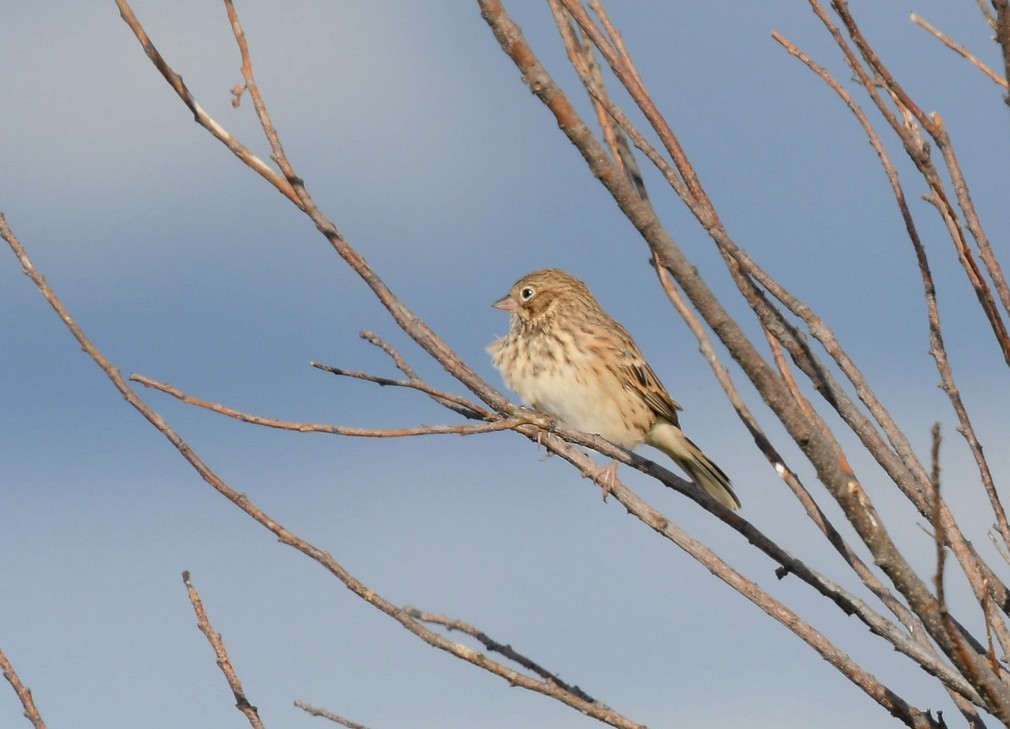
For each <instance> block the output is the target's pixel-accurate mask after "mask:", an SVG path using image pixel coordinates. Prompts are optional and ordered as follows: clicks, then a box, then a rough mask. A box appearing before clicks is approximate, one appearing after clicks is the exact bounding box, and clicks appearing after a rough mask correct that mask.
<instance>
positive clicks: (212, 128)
mask: <svg viewBox="0 0 1010 729" xmlns="http://www.w3.org/2000/svg"><path fill="white" fill-rule="evenodd" d="M116 5H117V6H118V7H119V14H120V15H121V16H122V18H123V20H124V21H125V22H126V24H127V25H128V26H130V30H132V31H133V34H134V35H135V36H137V40H138V41H140V45H141V46H143V48H144V53H146V54H147V57H148V58H150V59H151V63H153V64H154V67H155V68H157V69H158V71H159V72H160V73H161V75H162V76H164V77H165V80H166V81H168V85H169V86H171V87H172V89H174V90H175V93H177V94H178V95H179V98H180V99H182V101H183V103H184V104H185V105H186V106H188V107H189V110H190V111H192V112H193V118H194V119H195V121H196V123H197V124H199V125H200V126H202V127H203V128H204V129H206V130H207V131H208V132H210V133H211V134H213V135H214V136H215V137H216V138H217V139H218V140H220V141H221V142H222V143H224V145H225V146H226V147H227V148H228V149H230V150H231V152H232V154H234V155H235V156H236V157H238V158H239V159H240V160H242V161H243V162H244V163H245V164H246V165H248V166H249V167H250V168H252V169H253V170H255V171H256V172H257V173H258V174H259V175H260V176H261V177H263V179H265V180H266V181H267V182H269V183H270V184H271V185H273V186H274V187H276V188H277V189H278V190H279V191H280V192H281V193H282V194H283V195H284V196H285V197H287V198H288V199H289V200H291V202H293V203H294V204H295V205H299V202H298V197H297V196H296V195H295V193H294V189H293V188H292V187H291V185H290V184H289V183H288V182H287V180H285V179H284V178H283V177H281V176H280V175H278V174H277V172H276V171H274V170H272V169H271V168H270V166H269V165H267V164H266V163H265V162H263V160H261V159H260V158H259V157H257V156H256V155H254V154H253V153H252V152H250V151H249V150H248V149H247V148H246V147H245V146H244V145H243V144H242V143H241V142H239V141H238V140H237V139H235V138H234V137H233V136H232V135H231V134H229V133H228V131H227V130H226V129H225V128H224V127H222V126H221V125H220V124H218V123H217V122H216V121H214V119H213V118H212V117H211V116H210V115H209V114H208V113H207V112H205V111H204V110H203V107H201V106H200V104H198V103H197V101H196V99H194V98H193V95H192V94H191V93H190V92H189V89H188V88H186V84H185V83H184V82H183V80H182V76H180V75H179V74H177V73H176V72H175V71H173V70H172V69H171V67H169V65H168V64H167V63H166V62H165V59H164V58H162V56H161V54H160V53H159V52H158V49H157V48H155V46H154V43H152V42H151V39H150V38H149V37H148V36H147V32H146V31H145V30H144V28H143V26H141V24H140V21H138V20H137V16H135V15H134V14H133V9H132V8H130V5H129V3H128V2H126V0H116Z"/></svg>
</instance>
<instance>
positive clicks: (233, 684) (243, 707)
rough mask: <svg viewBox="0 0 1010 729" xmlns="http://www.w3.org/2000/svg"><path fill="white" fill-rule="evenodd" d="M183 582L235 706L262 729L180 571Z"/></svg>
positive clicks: (186, 575)
mask: <svg viewBox="0 0 1010 729" xmlns="http://www.w3.org/2000/svg"><path fill="white" fill-rule="evenodd" d="M182 581H183V584H185V585H186V592H187V593H188V594H189V601H190V603H191V604H192V605H193V610H194V612H196V624H197V626H199V628H200V632H201V633H203V634H204V635H205V636H206V637H207V642H208V643H210V647H211V648H213V649H214V655H215V656H216V657H217V665H218V667H219V668H220V669H221V672H222V673H223V674H224V677H225V680H227V681H228V687H229V688H230V689H231V692H232V695H233V696H234V697H235V708H237V709H238V710H239V711H241V712H242V713H243V714H245V718H246V719H248V720H249V725H250V726H252V728H253V729H264V727H263V722H262V721H261V720H260V715H259V711H258V710H257V709H256V707H255V706H253V705H252V704H250V703H249V699H248V698H246V695H245V690H244V689H243V688H242V682H241V681H239V678H238V674H237V673H236V672H235V667H234V666H232V665H231V659H230V658H228V651H227V650H226V649H225V647H224V641H223V640H221V634H220V633H216V632H214V628H213V627H212V626H211V624H210V618H208V617H207V611H206V610H204V607H203V601H202V600H201V599H200V594H199V593H198V592H197V591H196V588H195V587H193V583H192V582H191V581H190V579H189V572H188V571H187V572H183V573H182Z"/></svg>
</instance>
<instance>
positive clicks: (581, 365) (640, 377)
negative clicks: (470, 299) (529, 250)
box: [488, 268, 740, 510]
mask: <svg viewBox="0 0 1010 729" xmlns="http://www.w3.org/2000/svg"><path fill="white" fill-rule="evenodd" d="M494 306H495V308H497V309H502V310H503V311H507V312H510V313H511V315H512V321H511V327H510V329H509V333H508V334H507V335H506V336H504V337H502V338H501V339H498V340H496V341H495V342H493V343H492V344H491V346H489V347H488V352H490V354H491V358H492V361H493V362H494V366H495V367H496V368H498V370H499V371H500V372H501V373H502V376H503V378H504V379H505V384H506V385H508V387H509V388H511V389H512V390H514V391H515V392H516V393H517V394H518V395H519V396H520V397H521V398H522V399H523V400H525V401H526V402H528V403H529V404H531V405H532V406H533V407H535V408H536V409H537V410H540V411H542V412H544V413H547V414H548V415H551V416H552V417H555V418H557V419H558V420H560V421H562V422H564V423H567V424H568V425H570V426H572V427H573V428H576V429H578V430H581V431H583V432H586V433H595V434H597V435H601V436H603V437H604V438H606V439H607V440H609V441H611V442H612V443H614V444H616V445H619V446H621V447H622V448H628V449H632V448H635V447H636V446H638V445H641V444H642V443H648V444H649V445H651V446H654V447H656V448H658V449H659V450H661V451H663V452H664V453H666V454H667V455H668V456H670V458H672V459H673V460H674V461H676V463H677V465H678V466H680V467H681V468H682V469H684V471H685V472H686V473H687V474H688V475H689V476H690V477H691V479H692V480H693V481H694V482H695V483H696V484H697V485H698V486H700V487H701V488H702V489H704V490H705V491H707V492H708V493H709V495H711V496H712V497H714V498H715V499H716V500H718V501H719V502H720V503H721V504H723V505H724V506H727V507H729V508H730V509H734V510H736V509H739V508H740V500H739V499H738V498H737V497H736V494H734V493H733V489H732V488H731V487H730V482H729V478H728V477H727V476H726V474H725V473H723V471H722V469H721V468H719V467H718V466H717V465H716V464H715V463H714V462H713V461H712V460H711V459H710V458H709V457H708V456H706V455H705V453H704V452H703V451H702V450H701V449H700V448H698V446H696V445H695V444H694V443H692V442H691V440H690V439H689V438H688V437H687V436H686V435H684V431H682V430H681V429H680V423H679V421H678V418H677V411H678V410H680V405H678V404H677V403H676V402H675V401H674V399H673V398H671V397H670V393H668V392H667V391H666V388H665V387H663V383H661V382H660V381H659V378H658V377H656V373H655V372H653V371H652V368H651V367H650V366H649V363H648V362H646V361H645V357H643V356H642V352H641V351H640V350H639V349H638V345H636V344H635V340H633V339H632V338H631V335H630V334H628V332H627V330H626V329H625V328H624V327H623V326H621V325H620V324H619V323H617V322H616V321H615V320H614V319H613V318H611V317H610V316H609V315H608V314H607V313H606V312H605V311H604V310H603V309H602V308H601V307H600V305H599V303H598V302H597V301H596V298H595V297H594V296H593V295H592V293H590V291H589V289H588V288H587V287H586V285H585V284H584V283H582V281H580V280H579V279H577V278H575V277H574V276H572V275H571V274H568V273H565V272H564V271H562V270H560V269H557V268H545V269H542V270H540V271H534V272H533V273H530V274H527V275H526V276H523V277H522V278H521V279H519V281H517V282H516V284H515V286H513V287H512V290H511V291H509V293H508V295H506V296H505V297H503V298H502V299H501V300H499V301H498V302H497V303H495V304H494ZM616 468H617V461H614V462H613V463H611V464H610V465H609V466H607V468H606V469H604V470H606V471H609V473H608V474H604V477H606V476H609V477H610V478H613V475H614V472H615V471H616ZM604 483H605V480H604Z"/></svg>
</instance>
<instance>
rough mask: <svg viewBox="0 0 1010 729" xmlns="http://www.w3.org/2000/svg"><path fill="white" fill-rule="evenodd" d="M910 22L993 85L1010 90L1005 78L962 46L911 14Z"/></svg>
mask: <svg viewBox="0 0 1010 729" xmlns="http://www.w3.org/2000/svg"><path fill="white" fill-rule="evenodd" d="M911 20H912V22H913V23H915V24H916V25H918V26H919V27H920V28H923V29H924V30H926V31H928V32H929V33H931V34H932V35H933V37H934V38H936V39H937V40H939V41H940V42H941V43H943V44H944V45H945V46H947V47H948V48H949V49H950V50H952V51H954V53H956V54H958V55H959V56H961V58H963V59H965V60H966V61H968V62H969V63H971V64H972V65H973V66H975V68H977V69H978V70H979V71H981V72H982V73H984V74H985V75H986V76H988V77H989V78H990V79H991V80H992V81H993V82H994V83H996V84H997V85H999V86H1002V87H1003V88H1004V89H1010V84H1008V83H1007V80H1006V79H1005V78H1003V77H1002V76H1000V75H999V74H998V73H996V72H995V71H993V70H992V69H991V68H989V67H988V66H987V65H985V64H984V63H982V61H980V60H979V59H978V57H977V56H976V55H975V54H974V53H972V52H971V51H969V50H968V49H967V48H965V47H964V46H963V45H961V44H960V43H958V42H957V41H954V40H951V39H950V38H948V37H947V36H946V35H944V34H943V33H942V32H941V31H940V30H939V29H938V28H936V27H935V26H933V25H931V24H930V23H928V22H926V21H925V20H923V19H922V18H920V17H919V16H918V15H916V14H915V13H912V15H911Z"/></svg>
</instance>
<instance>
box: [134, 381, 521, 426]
mask: <svg viewBox="0 0 1010 729" xmlns="http://www.w3.org/2000/svg"><path fill="white" fill-rule="evenodd" d="M130 379H131V380H132V381H133V382H138V383H140V384H141V385H144V386H145V387H150V388H152V389H155V390H158V391H160V392H164V393H165V394H167V395H171V396H172V397H174V398H177V399H179V400H182V401H183V402H184V403H187V404H189V405H195V406H196V407H199V408H204V409H205V410H210V411H211V412H215V413H219V414H221V415H227V416H228V417H229V418H235V419H236V420H241V421H242V422H244V423H252V424H253V425H263V426H265V427H267V428H277V429H278V430H294V431H297V432H299V433H329V434H331V435H346V436H353V437H357V438H403V437H409V436H417V435H475V434H478V433H492V432H495V431H499V430H513V429H515V428H517V427H519V426H521V425H530V421H529V420H527V419H525V418H499V419H496V420H494V422H490V423H484V424H482V425H419V426H415V427H410V428H388V429H387V428H350V427H347V426H343V425H329V424H324V423H299V422H292V421H289V420H277V419H275V418H265V417H262V416H259V415H251V414H249V413H244V412H242V411H240V410H235V409H234V408H230V407H227V406H225V405H221V404H220V403H215V402H210V401H209V400H201V399H200V398H198V397H193V396H192V395H187V394H186V393H184V392H182V391H181V390H179V389H178V388H176V387H173V386H172V385H169V384H167V383H165V382H158V381H157V380H152V379H151V378H150V377H145V376H144V375H138V374H136V373H134V374H131V375H130ZM492 417H493V416H492Z"/></svg>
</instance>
